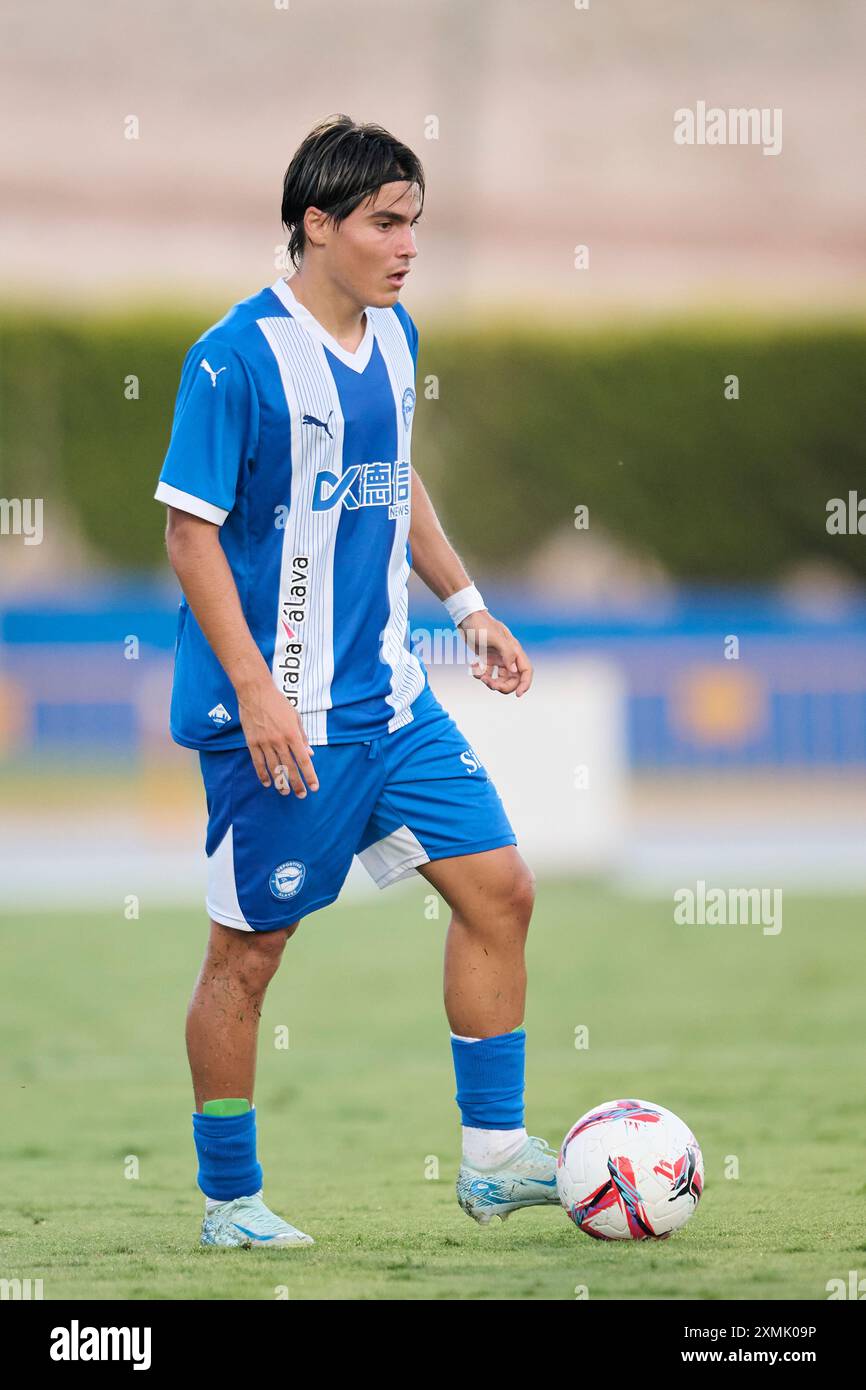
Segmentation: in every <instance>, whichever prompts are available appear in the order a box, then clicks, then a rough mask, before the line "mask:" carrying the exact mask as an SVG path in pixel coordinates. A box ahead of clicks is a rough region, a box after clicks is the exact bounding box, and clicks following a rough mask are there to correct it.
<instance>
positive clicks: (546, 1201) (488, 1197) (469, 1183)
mask: <svg viewBox="0 0 866 1390" xmlns="http://www.w3.org/2000/svg"><path fill="white" fill-rule="evenodd" d="M557 1157H558V1154H557V1151H556V1149H552V1148H551V1147H550V1145H549V1144H548V1142H547V1140H546V1139H540V1138H539V1137H538V1135H535V1134H532V1135H530V1136H529V1138H528V1139H527V1140H526V1143H525V1144H524V1145H523V1148H522V1149H518V1151H517V1153H516V1154H514V1155H513V1156H512V1157H511V1158H509V1159H507V1160H506V1162H505V1163H504V1164H503V1165H502V1166H501V1167H499V1168H474V1167H473V1166H472V1165H471V1164H469V1163H467V1162H466V1161H465V1160H464V1161H463V1163H462V1164H461V1165H460V1172H459V1174H458V1177H457V1201H458V1202H459V1203H460V1205H461V1207H462V1208H463V1210H464V1211H465V1212H466V1215H467V1216H471V1217H472V1219H473V1221H477V1222H478V1224H479V1225H481V1226H486V1225H487V1224H488V1222H489V1221H490V1218H491V1217H493V1216H498V1217H499V1218H500V1220H502V1221H505V1220H506V1218H507V1217H509V1216H510V1215H511V1213H512V1212H513V1211H518V1210H519V1209H520V1208H521V1207H545V1206H557V1207H560V1201H559V1194H558V1192H557V1190H556V1160H557ZM560 1209H561V1208H560Z"/></svg>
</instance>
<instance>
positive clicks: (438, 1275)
mask: <svg viewBox="0 0 866 1390" xmlns="http://www.w3.org/2000/svg"><path fill="white" fill-rule="evenodd" d="M430 893H431V890H430V889H429V886H428V885H427V884H426V883H424V882H423V881H422V880H420V879H419V880H418V881H417V882H414V881H413V883H412V884H411V885H410V886H409V887H408V888H398V889H389V890H388V891H387V892H385V893H383V894H381V895H379V896H377V897H376V898H375V899H374V900H372V901H368V902H367V903H365V905H364V906H361V907H358V906H349V905H346V906H342V905H340V904H337V905H335V906H333V907H330V908H327V909H326V910H324V911H322V912H319V913H316V914H314V915H313V916H312V917H309V918H307V919H306V921H305V922H303V923H302V924H301V927H300V928H299V930H298V932H297V934H296V935H295V937H294V939H293V940H292V941H290V942H289V943H288V946H287V948H286V954H285V957H284V960H283V965H282V967H281V970H280V972H279V973H278V975H277V977H276V979H275V980H274V982H273V983H272V985H271V988H270V991H269V994H268V997H267V999H266V1002H265V1009H264V1014H263V1018H262V1032H261V1038H260V1047H259V1078H258V1087H257V1091H256V1097H255V1099H256V1105H257V1110H258V1122H259V1157H260V1159H261V1161H262V1164H263V1166H264V1169H265V1197H266V1200H267V1201H268V1203H269V1205H271V1206H272V1207H273V1208H274V1209H275V1210H276V1211H278V1212H279V1213H280V1214H281V1215H283V1216H285V1217H286V1218H287V1219H288V1220H290V1221H292V1222H294V1223H295V1224H296V1225H298V1226H300V1227H301V1228H302V1229H304V1230H306V1231H309V1232H310V1233H311V1234H312V1235H313V1236H314V1238H315V1240H316V1242H317V1243H316V1245H315V1246H314V1247H313V1248H311V1249H306V1250H304V1249H302V1250H287V1251H245V1250H225V1251H214V1250H204V1249H201V1248H200V1247H199V1245H198V1243H197V1242H198V1234H199V1226H200V1222H201V1215H202V1207H203V1199H202V1197H201V1194H200V1193H199V1191H198V1188H197V1187H196V1184H195V1161H194V1147H193V1141H192V1126H191V1119H190V1116H191V1112H192V1108H193V1104H192V1094H191V1090H190V1087H189V1079H188V1071H187V1064H186V1055H185V1049H184V1041H183V1032H184V1015H185V1010H186V1005H187V1002H188V998H189V994H190V991H191V987H192V983H193V980H194V978H195V974H196V972H197V970H198V966H199V964H200V959H201V952H202V946H203V940H204V933H205V922H204V918H203V916H202V915H201V914H198V913H169V912H163V911H157V910H155V909H149V908H148V906H147V903H146V902H144V903H143V904H142V913H141V918H140V920H139V921H137V922H128V921H126V920H125V919H124V917H123V915H122V912H121V911H118V913H117V914H115V915H114V916H111V915H106V914H104V913H103V914H98V915H86V914H74V915H73V914H70V915H65V916H61V915H60V914H51V915H46V916H21V917H18V918H11V917H6V918H4V919H2V935H3V961H4V986H3V1005H4V1007H3V1011H2V1019H3V1021H2V1043H3V1046H2V1078H3V1091H2V1100H3V1121H4V1123H3V1125H2V1127H0V1128H2V1171H3V1182H2V1185H0V1202H2V1212H0V1240H2V1251H3V1257H2V1271H0V1273H2V1275H3V1277H5V1278H14V1277H20V1278H27V1277H30V1278H33V1279H36V1278H42V1279H43V1281H44V1296H45V1298H46V1299H84V1298H97V1299H139V1298H165V1299H178V1298H180V1299H227V1298H231V1299H273V1298H275V1297H278V1296H280V1290H285V1291H287V1296H288V1297H289V1298H292V1299H317V1298H335V1299H375V1298H389V1299H395V1298H396V1299H419V1298H423V1299H458V1298H460V1299H467V1298H471V1299H479V1298H480V1299H488V1298H495V1299H503V1298H504V1299H532V1298H544V1299H573V1298H574V1296H575V1288H576V1286H579V1285H586V1286H587V1288H588V1291H589V1296H590V1298H592V1299H620V1298H644V1299H645V1298H656V1299H679V1298H693V1297H697V1298H708V1299H730V1298H733V1299H737V1298H749V1299H751V1298H760V1299H781V1298H796V1299H824V1298H826V1291H825V1286H826V1283H827V1280H828V1279H831V1278H836V1277H840V1278H842V1279H845V1280H846V1281H847V1278H848V1271H849V1270H851V1269H855V1270H858V1271H859V1272H860V1273H861V1275H862V1274H864V1273H866V1237H864V1229H866V1226H864V1219H863V1217H864V1195H866V1173H864V1162H863V1155H864V1149H866V1121H864V1103H863V1086H862V1079H863V1076H864V1071H866V1068H864V1061H866V1058H864V1031H863V977H864V969H863V967H864V954H866V951H864V936H863V925H862V911H861V907H860V905H859V903H858V902H857V901H856V900H855V899H845V898H839V899H829V900H806V899H794V898H792V897H788V896H786V899H785V915H784V926H783V930H782V931H781V933H780V934H779V935H778V936H776V937H770V936H764V935H763V934H762V933H761V929H760V927H749V926H737V927H677V926H675V925H674V924H673V921H672V905H671V904H670V903H665V902H643V901H639V900H636V899H635V900H631V899H628V898H621V897H616V896H613V895H612V894H610V893H608V892H606V891H604V890H602V889H600V888H596V887H594V886H592V885H586V884H577V883H574V884H571V883H565V882H549V881H547V882H546V881H544V880H542V882H541V884H540V887H539V892H538V900H537V904H536V910H535V916H534V918H533V924H532V929H531V932H530V942H529V949H528V967H529V1002H528V1007H527V1013H526V1027H527V1042H528V1053H527V1127H528V1129H529V1132H530V1133H531V1134H541V1135H544V1136H545V1137H546V1138H547V1139H549V1140H550V1141H551V1142H552V1143H554V1144H557V1143H558V1142H559V1140H560V1139H561V1137H562V1135H563V1133H564V1132H565V1130H566V1129H567V1127H568V1126H569V1125H570V1124H571V1122H572V1121H573V1120H574V1119H576V1118H577V1116H578V1115H579V1114H581V1113H582V1112H583V1111H584V1110H586V1109H588V1108H589V1107H590V1106H591V1105H594V1104H597V1103H598V1102H600V1101H603V1100H608V1099H611V1098H614V1097H620V1096H628V1095H636V1096H640V1097H642V1098H644V1099H650V1100H656V1101H659V1102H660V1103H662V1104H664V1105H667V1106H669V1107H670V1108H671V1109H673V1110H675V1111H677V1112H678V1113H679V1114H681V1115H682V1116H683V1117H684V1118H685V1119H686V1120H687V1121H688V1123H689V1124H690V1125H691V1127H692V1129H693V1130H694V1132H695V1134H696V1135H697V1137H698V1139H699V1141H700V1143H701V1146H702V1148H703V1153H704V1160H705V1164H706V1187H705V1192H704V1197H703V1200H702V1201H701V1203H700V1206H699V1208H698V1211H697V1213H696V1215H695V1216H694V1218H693V1219H692V1221H691V1222H690V1223H689V1225H688V1226H687V1227H686V1228H685V1229H684V1230H682V1231H681V1232H679V1233H677V1234H676V1235H675V1236H674V1237H673V1238H672V1239H670V1240H669V1241H666V1242H661V1243H658V1244H656V1243H653V1242H643V1243H636V1244H626V1243H623V1244H607V1243H605V1242H601V1241H593V1240H591V1239H589V1238H587V1237H586V1236H584V1235H581V1234H580V1233H579V1232H578V1231H576V1230H575V1228H574V1227H573V1226H572V1225H571V1223H570V1222H569V1221H568V1219H567V1218H566V1216H565V1213H564V1212H560V1211H559V1210H558V1209H549V1210H530V1211H524V1212H517V1213H515V1214H514V1215H513V1216H512V1217H511V1218H510V1220H509V1221H508V1222H507V1224H505V1225H502V1224H500V1223H499V1222H498V1221H494V1222H493V1223H492V1224H491V1226H490V1227H488V1228H487V1229H482V1228H481V1227H478V1226H476V1225H475V1224H474V1223H473V1222H471V1221H470V1220H469V1219H468V1218H467V1217H466V1216H465V1215H464V1214H463V1213H462V1212H461V1211H460V1209H459V1208H458V1206H457V1204H456V1200H455V1196H454V1179H455V1176H456V1166H457V1159H458V1152H459V1123H458V1115H457V1110H456V1106H455V1104H454V1099H453V1097H454V1089H455V1087H454V1077H453V1071H452V1064H451V1053H450V1046H449V1039H448V1028H447V1022H446V1020H445V1017H444V1013H443V1009H442V1003H441V978H442V944H443V940H444V936H445V931H446V928H447V922H448V912H447V909H446V908H445V906H444V904H441V905H440V906H441V911H440V915H439V918H438V920H435V919H431V917H430V916H429V902H430V901H431V899H428V898H427V897H426V896H425V895H427V894H430ZM432 901H434V903H436V902H438V900H436V899H435V898H433V899H432ZM581 1024H585V1025H587V1026H588V1028H589V1042H590V1046H589V1048H588V1050H576V1049H575V1047H574V1030H575V1027H576V1026H577V1025H581ZM280 1025H286V1026H287V1027H288V1028H289V1030H290V1033H289V1040H290V1046H289V1049H288V1051H284V1050H278V1049H276V1048H275V1047H274V1042H273V1038H274V1030H275V1028H277V1027H278V1026H280ZM129 1155H133V1156H135V1157H136V1158H137V1160H138V1164H139V1176H138V1177H137V1178H134V1179H130V1178H128V1177H126V1176H125V1164H126V1163H127V1162H128V1158H127V1156H129ZM729 1155H735V1156H736V1158H737V1159H738V1161H739V1177H738V1178H737V1179H731V1178H727V1177H726V1176H725V1172H726V1163H728V1161H729V1160H728V1156H729ZM434 1160H438V1164H439V1176H438V1179H436V1178H433V1179H431V1178H428V1177H426V1176H425V1165H426V1166H427V1169H428V1170H429V1168H430V1167H431V1165H432V1163H433V1161H434ZM283 1296H285V1294H283Z"/></svg>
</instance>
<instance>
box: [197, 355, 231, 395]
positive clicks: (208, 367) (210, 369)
mask: <svg viewBox="0 0 866 1390" xmlns="http://www.w3.org/2000/svg"><path fill="white" fill-rule="evenodd" d="M199 366H200V367H204V369H205V371H206V372H209V373H210V380H211V385H212V386H213V388H214V390H216V379H217V377H218V376H219V374H220V372H227V371H228V367H217V369H216V371H214V369H213V367H212V366H211V364H210V362H208V360H207V358H206V357H203V358H202V359H201V361H200V362H199Z"/></svg>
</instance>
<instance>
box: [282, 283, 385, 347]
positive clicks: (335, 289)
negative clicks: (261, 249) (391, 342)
mask: <svg viewBox="0 0 866 1390" xmlns="http://www.w3.org/2000/svg"><path fill="white" fill-rule="evenodd" d="M286 284H287V285H288V286H289V289H290V290H291V291H292V294H293V295H294V296H295V299H297V301H298V303H299V304H303V306H304V308H305V309H309V311H310V313H311V314H312V315H313V318H314V319H316V320H317V321H318V322H319V323H320V324H321V325H322V327H323V328H324V329H325V331H326V332H327V333H330V335H331V337H332V338H336V340H337V342H338V343H339V344H340V345H341V347H345V348H347V349H348V350H349V351H350V352H354V351H355V349H356V348H357V347H359V346H360V343H361V340H362V339H363V337H364V333H365V331H366V322H365V313H364V306H363V304H360V305H359V304H358V302H357V300H356V299H354V298H352V297H351V296H349V295H348V294H346V292H345V290H342V289H341V288H340V286H339V285H336V284H335V283H334V281H333V280H325V281H322V280H317V279H316V278H315V277H314V276H313V275H312V274H311V273H309V272H308V273H307V274H306V275H305V274H303V273H302V272H301V271H296V272H295V274H294V275H293V276H292V277H291V279H289V278H288V277H286Z"/></svg>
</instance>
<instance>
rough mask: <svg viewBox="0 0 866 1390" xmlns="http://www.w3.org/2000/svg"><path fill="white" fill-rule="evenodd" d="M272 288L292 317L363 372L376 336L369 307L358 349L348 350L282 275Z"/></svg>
mask: <svg viewBox="0 0 866 1390" xmlns="http://www.w3.org/2000/svg"><path fill="white" fill-rule="evenodd" d="M271 289H272V290H273V292H274V294H275V295H276V296H277V298H278V299H279V301H280V303H281V304H284V305H285V307H286V308H287V309H288V311H289V313H290V314H291V316H292V318H293V319H297V320H298V323H300V324H302V325H303V327H304V328H306V330H307V332H308V333H311V334H312V335H313V337H314V338H318V340H319V342H320V343H324V345H325V347H326V348H327V349H328V351H329V352H332V353H333V354H334V356H335V357H338V358H339V359H340V361H341V362H343V363H345V365H346V366H347V367H351V368H352V370H353V371H355V372H363V370H364V368H365V367H366V366H367V363H368V362H369V361H370V354H371V353H372V351H373V339H374V337H375V333H374V331H373V318H372V315H371V313H370V310H369V309H367V310H366V312H365V318H366V322H367V327H366V329H365V331H364V336H363V338H362V339H361V341H360V343H359V344H358V347H357V348H356V350H355V351H354V352H348V351H347V350H346V348H344V347H341V346H340V344H339V343H338V342H337V340H336V338H332V337H331V334H330V333H328V332H327V330H326V329H324V328H323V327H322V325H321V324H320V323H319V320H318V319H316V318H313V315H312V314H311V313H310V311H309V309H308V308H307V306H306V305H305V304H302V303H301V302H300V300H298V299H296V298H295V295H294V293H293V291H292V290H291V289H290V287H289V286H288V285H287V284H286V282H285V280H284V279H283V278H282V276H280V278H279V280H275V281H274V283H273V284H272V285H271Z"/></svg>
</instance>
